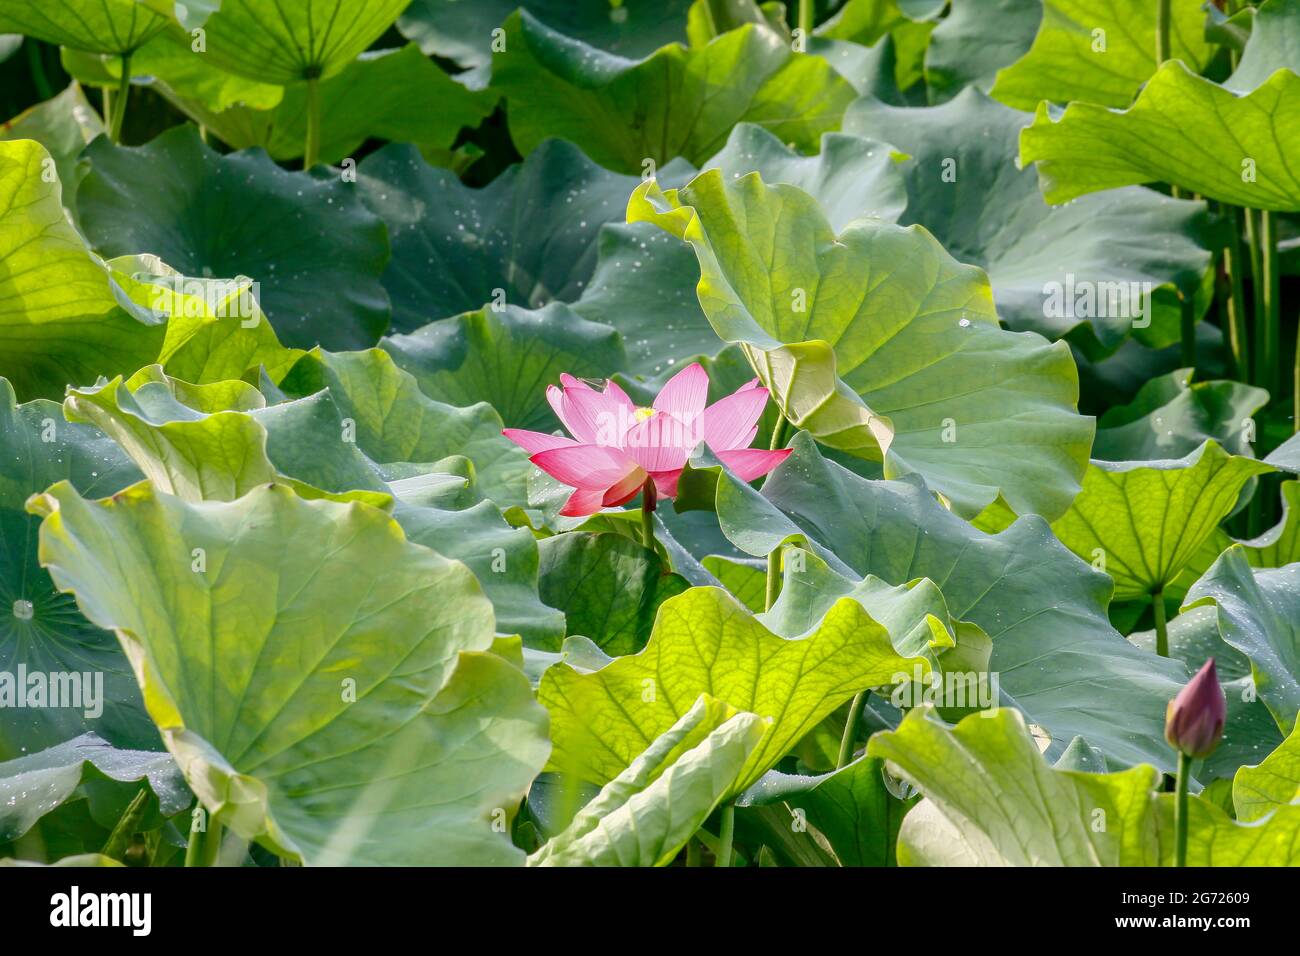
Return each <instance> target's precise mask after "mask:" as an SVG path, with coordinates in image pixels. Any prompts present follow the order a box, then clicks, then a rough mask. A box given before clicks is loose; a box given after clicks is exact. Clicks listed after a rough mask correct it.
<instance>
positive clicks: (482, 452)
mask: <svg viewBox="0 0 1300 956" xmlns="http://www.w3.org/2000/svg"><path fill="white" fill-rule="evenodd" d="M548 381H549V380H548ZM281 384H282V385H283V387H284V388H285V389H287V390H289V391H292V392H293V393H295V394H298V395H308V394H313V393H315V392H318V391H319V390H320V389H322V388H328V389H329V393H330V396H331V397H332V398H333V401H334V404H335V405H337V406H338V408H339V410H340V413H341V415H342V417H343V418H344V419H347V420H350V421H351V422H352V423H353V424H354V426H355V428H356V436H355V437H356V444H357V447H358V448H359V449H360V450H361V451H362V452H364V453H365V455H366V456H368V457H369V458H370V459H371V460H373V461H377V462H381V463H383V462H408V461H417V462H418V461H428V462H434V461H441V460H443V459H444V458H447V457H450V456H452V455H461V456H464V457H466V458H468V459H469V460H470V461H471V462H473V464H474V479H475V487H476V488H477V490H478V491H479V492H480V493H481V494H482V495H484V496H485V497H488V498H491V499H492V500H493V501H495V502H497V503H498V504H500V505H501V507H503V508H507V507H510V506H512V505H521V506H522V505H524V504H526V503H527V499H528V491H527V476H528V474H529V473H530V472H531V471H533V470H534V469H533V466H532V465H531V464H530V463H529V461H528V453H527V452H525V451H524V450H523V449H522V448H520V447H519V446H518V445H516V444H514V442H512V441H510V440H508V439H507V438H505V437H504V436H503V435H502V434H501V429H502V422H501V416H500V415H498V414H497V411H496V409H494V408H493V407H492V405H490V404H488V403H486V402H478V403H476V404H471V405H468V407H456V406H454V405H448V404H444V403H443V402H439V401H434V400H433V399H431V398H428V397H427V396H426V395H424V394H423V393H422V392H421V391H420V388H419V386H417V384H416V381H415V378H413V377H412V376H411V375H410V374H408V373H407V372H405V371H403V370H402V369H401V368H398V367H397V365H395V364H394V362H393V359H392V357H391V356H390V355H389V354H388V353H387V352H384V351H381V350H379V349H368V350H366V351H364V352H325V351H320V350H317V351H315V352H313V353H312V354H311V355H309V356H308V357H306V358H304V359H302V360H301V361H300V362H299V363H298V364H297V365H296V366H295V367H294V369H293V371H292V373H291V374H290V375H289V376H288V377H287V378H286V379H285V381H284V382H282V383H281ZM539 387H540V386H539Z"/></svg>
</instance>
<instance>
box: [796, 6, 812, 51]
mask: <svg viewBox="0 0 1300 956" xmlns="http://www.w3.org/2000/svg"><path fill="white" fill-rule="evenodd" d="M813 5H814V4H813V0H799V29H800V30H802V31H803V38H804V42H805V43H806V42H807V41H808V38H809V37H811V36H812V32H813Z"/></svg>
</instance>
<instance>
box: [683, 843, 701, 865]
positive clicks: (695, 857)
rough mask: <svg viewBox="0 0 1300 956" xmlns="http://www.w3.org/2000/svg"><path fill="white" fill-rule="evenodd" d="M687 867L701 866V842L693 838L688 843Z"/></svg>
mask: <svg viewBox="0 0 1300 956" xmlns="http://www.w3.org/2000/svg"><path fill="white" fill-rule="evenodd" d="M686 865H687V866H699V865H700V841H699V840H697V839H695V837H691V838H690V839H689V840H687V841H686Z"/></svg>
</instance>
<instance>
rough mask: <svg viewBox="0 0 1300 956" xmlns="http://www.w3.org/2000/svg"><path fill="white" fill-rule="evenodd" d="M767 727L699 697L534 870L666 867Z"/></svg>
mask: <svg viewBox="0 0 1300 956" xmlns="http://www.w3.org/2000/svg"><path fill="white" fill-rule="evenodd" d="M767 729H768V721H765V720H763V719H761V718H760V717H758V716H757V715H755V714H748V713H736V711H735V710H733V709H732V708H730V707H728V706H727V705H726V704H724V703H723V702H721V701H719V700H716V699H714V698H712V697H710V696H709V695H707V694H701V695H700V698H699V699H698V700H697V701H696V702H695V703H694V704H693V705H692V706H691V708H690V709H689V710H688V711H686V713H684V714H683V715H682V716H681V718H680V719H679V720H678V721H677V722H676V723H674V724H673V725H672V726H671V727H669V728H668V730H666V731H664V732H663V733H662V734H660V735H659V736H658V737H657V738H655V740H654V741H652V742H651V744H650V746H648V747H647V748H646V749H645V751H644V752H642V753H641V754H640V755H639V756H637V757H636V758H635V759H634V760H633V761H632V762H631V763H630V764H629V765H628V767H627V769H626V770H624V771H623V772H622V773H620V774H619V775H618V776H617V777H615V778H614V779H613V780H611V781H610V782H609V783H607V784H606V785H605V786H604V787H603V788H602V789H601V791H600V793H598V794H597V795H596V796H595V797H593V798H592V800H591V801H590V802H589V803H587V805H586V806H584V807H583V808H582V809H581V810H580V811H578V814H577V816H575V817H574V819H573V822H572V823H570V824H569V826H568V827H566V828H565V829H564V830H563V831H562V832H560V833H558V834H556V835H555V836H554V837H552V838H551V839H550V840H548V841H547V842H546V843H544V844H543V845H542V846H541V848H540V849H538V850H537V852H535V853H533V854H532V855H531V856H529V858H528V865H529V866H666V865H667V864H669V863H671V862H672V860H673V858H674V857H676V856H677V853H678V852H679V851H680V850H681V848H682V847H683V846H685V845H686V842H687V841H688V840H690V839H691V837H692V836H694V835H695V833H696V831H698V830H699V829H700V827H701V826H702V825H703V824H704V821H705V820H707V819H708V817H709V814H710V813H712V812H713V810H714V808H715V807H717V806H718V805H719V804H720V803H721V802H722V800H723V798H724V797H725V796H726V795H727V794H728V793H730V792H731V791H732V788H733V785H734V783H735V780H736V778H737V777H738V776H739V775H740V774H741V772H742V771H743V770H744V768H745V765H746V763H747V761H748V759H749V758H750V756H751V755H752V754H753V753H754V751H755V750H756V749H757V748H758V747H759V746H761V744H762V741H763V737H764V734H765V733H766V731H767Z"/></svg>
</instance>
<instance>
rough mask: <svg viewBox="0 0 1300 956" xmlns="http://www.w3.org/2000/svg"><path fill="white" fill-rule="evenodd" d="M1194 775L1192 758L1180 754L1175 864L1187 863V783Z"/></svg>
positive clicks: (1175, 798) (1176, 793) (1175, 818)
mask: <svg viewBox="0 0 1300 956" xmlns="http://www.w3.org/2000/svg"><path fill="white" fill-rule="evenodd" d="M1191 776H1192V758H1191V757H1189V756H1187V754H1185V753H1182V752H1181V751H1180V752H1179V754H1178V782H1177V783H1176V784H1175V785H1174V866H1186V865H1187V783H1188V781H1189V780H1190V779H1191Z"/></svg>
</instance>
